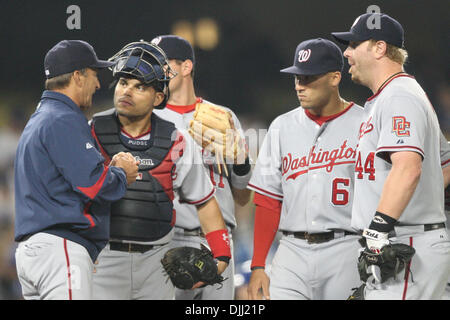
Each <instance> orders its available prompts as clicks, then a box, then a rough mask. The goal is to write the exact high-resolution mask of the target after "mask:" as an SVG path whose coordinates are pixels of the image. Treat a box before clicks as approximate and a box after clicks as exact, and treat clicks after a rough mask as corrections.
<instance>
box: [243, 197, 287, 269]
mask: <svg viewBox="0 0 450 320" xmlns="http://www.w3.org/2000/svg"><path fill="white" fill-rule="evenodd" d="M253 202H254V203H255V205H256V209H255V226H254V235H253V258H252V264H251V267H252V268H253V267H265V265H266V258H267V254H268V253H269V250H270V247H271V245H272V242H273V239H274V238H275V235H276V233H277V231H278V225H279V224H280V215H281V204H282V202H281V201H280V200H275V199H273V198H270V197H268V196H265V195H262V194H260V193H257V192H255V197H254V200H253Z"/></svg>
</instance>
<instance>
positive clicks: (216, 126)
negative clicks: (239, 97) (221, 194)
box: [189, 103, 247, 175]
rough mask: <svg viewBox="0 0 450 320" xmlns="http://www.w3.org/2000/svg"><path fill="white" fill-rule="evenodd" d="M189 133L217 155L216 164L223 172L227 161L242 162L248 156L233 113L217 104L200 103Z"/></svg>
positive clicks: (204, 147) (198, 142) (196, 108)
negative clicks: (222, 168) (222, 167)
mask: <svg viewBox="0 0 450 320" xmlns="http://www.w3.org/2000/svg"><path fill="white" fill-rule="evenodd" d="M189 134H190V135H191V136H192V137H193V138H194V140H195V141H196V142H197V144H199V145H200V146H202V148H203V149H205V150H207V151H209V152H211V153H212V154H214V155H215V156H216V162H217V163H216V164H217V166H218V168H219V173H221V166H222V165H224V170H225V173H226V175H228V172H227V169H226V165H225V164H226V163H232V164H242V163H244V162H245V159H246V157H247V148H246V143H245V140H243V139H242V137H241V136H240V134H239V132H238V130H236V128H235V125H234V122H233V117H232V115H231V113H230V112H229V111H228V110H226V109H224V108H222V107H220V106H216V105H212V104H208V103H198V104H197V105H196V107H195V112H194V119H193V120H191V122H190V124H189Z"/></svg>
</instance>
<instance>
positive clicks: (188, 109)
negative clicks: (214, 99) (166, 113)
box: [166, 97, 203, 114]
mask: <svg viewBox="0 0 450 320" xmlns="http://www.w3.org/2000/svg"><path fill="white" fill-rule="evenodd" d="M202 101H203V99H202V98H200V97H198V98H197V100H196V101H195V103H193V104H190V105H187V106H175V105H172V104H166V108H167V109H170V110H172V111H175V112H176V113H181V114H183V113H189V112H192V111H194V110H195V106H196V105H197V103H202Z"/></svg>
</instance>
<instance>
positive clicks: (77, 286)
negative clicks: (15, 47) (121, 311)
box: [14, 40, 138, 300]
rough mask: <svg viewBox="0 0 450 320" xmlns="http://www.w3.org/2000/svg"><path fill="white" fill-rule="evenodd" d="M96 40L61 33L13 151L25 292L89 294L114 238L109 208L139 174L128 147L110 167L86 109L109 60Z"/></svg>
mask: <svg viewBox="0 0 450 320" xmlns="http://www.w3.org/2000/svg"><path fill="white" fill-rule="evenodd" d="M111 64H112V63H111V62H107V61H102V60H99V59H98V58H97V55H96V53H95V51H94V49H93V48H92V46H91V45H89V44H88V43H86V42H84V41H80V40H63V41H61V42H59V43H58V44H56V45H55V46H54V47H53V48H52V49H50V51H49V52H48V53H47V55H46V56H45V60H44V69H45V76H46V78H47V79H46V82H45V88H46V90H45V91H44V92H43V94H42V97H41V100H40V102H39V104H38V106H37V108H36V111H35V112H34V114H33V115H32V116H31V118H30V120H29V121H28V123H27V125H26V127H25V129H24V131H23V133H22V136H21V137H20V140H19V144H18V147H17V152H16V159H15V168H14V173H15V177H14V181H15V240H16V241H17V242H19V244H18V248H17V250H16V266H17V274H18V277H19V281H20V283H21V286H22V294H23V296H24V298H25V299H58V300H60V299H90V298H91V295H92V285H91V283H92V273H93V270H94V262H95V260H96V259H97V256H98V254H99V252H100V251H101V250H102V249H103V247H104V246H105V245H106V243H107V241H108V238H109V210H99V211H95V212H101V214H98V213H97V214H96V215H94V214H92V213H91V208H93V207H95V206H103V207H104V206H106V207H108V206H109V204H110V202H112V201H116V200H118V199H120V198H121V197H123V195H124V194H125V191H126V187H127V184H130V183H132V182H134V181H135V179H136V176H137V170H138V167H137V163H136V161H135V159H134V158H133V157H132V156H131V154H128V153H121V154H118V155H116V156H115V157H114V158H113V160H112V161H111V163H110V165H109V166H105V165H104V160H105V159H104V158H103V156H102V155H101V154H100V152H99V151H98V150H97V148H96V144H95V140H94V138H93V137H92V135H91V131H90V127H89V125H88V121H87V118H86V116H85V115H84V113H83V111H85V110H87V109H89V108H90V107H91V105H92V96H93V94H94V93H95V91H96V90H98V89H99V88H100V83H99V80H98V78H97V70H98V69H101V68H106V67H109V66H111Z"/></svg>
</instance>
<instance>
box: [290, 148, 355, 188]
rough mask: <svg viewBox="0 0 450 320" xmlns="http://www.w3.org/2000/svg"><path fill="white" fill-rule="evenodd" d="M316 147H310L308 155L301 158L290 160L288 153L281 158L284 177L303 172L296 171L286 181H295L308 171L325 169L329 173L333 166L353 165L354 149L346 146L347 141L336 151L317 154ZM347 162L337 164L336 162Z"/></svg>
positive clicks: (322, 151) (321, 151) (320, 151)
mask: <svg viewBox="0 0 450 320" xmlns="http://www.w3.org/2000/svg"><path fill="white" fill-rule="evenodd" d="M315 148H316V146H312V148H311V150H310V152H309V155H308V156H304V157H301V158H292V154H291V153H288V154H287V156H284V157H283V158H282V175H283V176H284V175H285V174H287V173H288V172H292V171H296V170H298V169H301V168H305V170H301V171H297V172H295V173H293V174H291V175H289V176H288V177H287V178H286V180H289V179H295V178H297V177H298V176H299V175H302V174H304V173H307V172H308V171H309V170H314V169H321V168H326V170H327V172H331V171H332V170H333V167H334V166H335V165H341V164H351V163H355V158H356V149H353V148H351V147H348V146H347V140H345V141H344V143H343V144H342V145H341V146H340V147H339V148H336V149H332V150H331V151H328V150H325V151H324V150H322V149H320V150H319V152H316V150H315ZM343 159H345V160H347V161H341V162H337V160H343ZM312 164H320V165H319V166H315V167H310V165H312Z"/></svg>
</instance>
